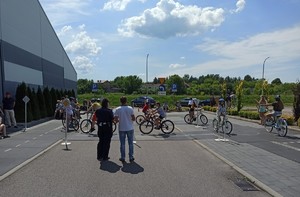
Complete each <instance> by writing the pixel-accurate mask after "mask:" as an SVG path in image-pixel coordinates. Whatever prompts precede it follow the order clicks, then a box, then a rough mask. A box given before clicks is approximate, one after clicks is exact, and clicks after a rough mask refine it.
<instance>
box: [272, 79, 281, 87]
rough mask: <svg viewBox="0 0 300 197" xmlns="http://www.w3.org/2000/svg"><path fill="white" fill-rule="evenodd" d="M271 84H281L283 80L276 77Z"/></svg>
mask: <svg viewBox="0 0 300 197" xmlns="http://www.w3.org/2000/svg"><path fill="white" fill-rule="evenodd" d="M271 84H272V85H281V84H282V82H281V80H280V79H279V78H276V79H274V80H273V81H272V82H271Z"/></svg>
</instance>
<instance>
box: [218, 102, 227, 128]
mask: <svg viewBox="0 0 300 197" xmlns="http://www.w3.org/2000/svg"><path fill="white" fill-rule="evenodd" d="M225 116H226V106H225V100H224V99H223V98H220V99H219V105H218V109H217V117H218V122H221V117H223V120H224V118H225Z"/></svg>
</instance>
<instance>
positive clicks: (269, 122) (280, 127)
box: [265, 116, 288, 137]
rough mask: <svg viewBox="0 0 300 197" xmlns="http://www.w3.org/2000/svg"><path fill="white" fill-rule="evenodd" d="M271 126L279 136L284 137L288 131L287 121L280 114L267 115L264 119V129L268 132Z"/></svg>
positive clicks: (270, 130)
mask: <svg viewBox="0 0 300 197" xmlns="http://www.w3.org/2000/svg"><path fill="white" fill-rule="evenodd" d="M273 128H275V129H276V130H277V133H278V135H279V136H281V137H285V136H286V134H287V132H288V127H287V122H286V120H285V119H284V118H282V117H281V116H276V117H275V118H274V117H273V116H267V117H266V119H265V129H266V131H268V132H269V133H271V132H272V130H273Z"/></svg>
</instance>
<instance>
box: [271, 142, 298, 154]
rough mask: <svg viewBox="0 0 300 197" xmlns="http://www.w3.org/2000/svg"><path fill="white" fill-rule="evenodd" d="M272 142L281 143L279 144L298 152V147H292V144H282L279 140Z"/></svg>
mask: <svg viewBox="0 0 300 197" xmlns="http://www.w3.org/2000/svg"><path fill="white" fill-rule="evenodd" d="M271 142H272V143H273V144H277V145H281V146H284V147H286V148H290V149H293V150H295V151H299V152H300V148H296V147H293V146H290V145H287V144H283V143H280V142H275V141H271Z"/></svg>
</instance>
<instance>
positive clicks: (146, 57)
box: [146, 53, 149, 96]
mask: <svg viewBox="0 0 300 197" xmlns="http://www.w3.org/2000/svg"><path fill="white" fill-rule="evenodd" d="M148 58H149V53H148V54H147V57H146V89H147V96H148Z"/></svg>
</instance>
